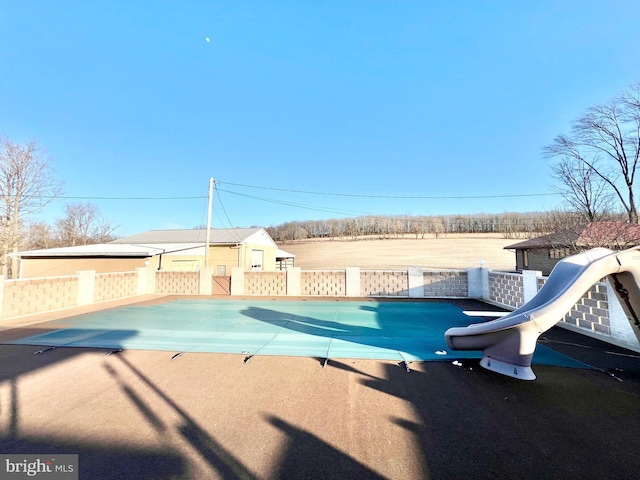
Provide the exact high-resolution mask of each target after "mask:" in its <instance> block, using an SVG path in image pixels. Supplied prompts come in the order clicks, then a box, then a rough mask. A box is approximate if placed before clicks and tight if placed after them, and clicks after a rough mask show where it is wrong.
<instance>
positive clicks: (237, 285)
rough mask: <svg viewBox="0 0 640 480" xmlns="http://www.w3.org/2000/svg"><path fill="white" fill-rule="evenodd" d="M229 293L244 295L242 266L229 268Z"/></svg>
mask: <svg viewBox="0 0 640 480" xmlns="http://www.w3.org/2000/svg"><path fill="white" fill-rule="evenodd" d="M231 295H244V268H242V267H233V268H231Z"/></svg>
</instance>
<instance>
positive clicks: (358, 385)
mask: <svg viewBox="0 0 640 480" xmlns="http://www.w3.org/2000/svg"><path fill="white" fill-rule="evenodd" d="M470 309H474V310H476V309H478V308H477V307H476V306H473V307H471V308H470ZM65 314H66V315H69V314H70V312H65ZM470 323H471V322H470ZM16 327H17V328H18V330H15V329H7V330H3V331H2V332H0V340H6V339H7V338H15V337H16V335H24V334H25V331H24V329H29V330H31V329H33V328H40V329H41V328H46V324H44V323H37V324H35V325H34V324H31V325H26V324H24V323H22V324H21V325H19V326H18V325H16ZM20 330H22V333H19V331H20ZM541 343H542V344H543V345H545V346H548V347H550V348H553V349H554V350H557V351H559V352H560V353H563V354H565V355H569V356H572V357H574V358H576V359H578V360H580V361H583V362H585V363H588V364H590V365H593V366H594V367H596V369H591V370H589V369H576V368H563V367H552V366H536V367H535V370H536V374H537V375H538V379H537V380H535V381H534V382H523V381H519V380H514V379H511V378H507V377H502V376H500V375H497V374H494V373H492V372H487V371H485V370H483V369H481V368H480V367H479V366H478V362H477V360H474V359H465V360H462V362H461V363H462V365H461V366H456V365H453V364H452V363H451V362H415V363H412V364H410V365H411V370H412V371H411V372H407V371H406V370H405V368H404V367H403V366H402V365H399V364H398V362H395V361H381V360H361V359H356V360H339V359H332V360H330V361H329V362H328V364H327V365H326V367H325V368H322V365H321V363H322V362H320V361H319V359H317V358H307V357H284V356H256V357H255V358H253V359H252V360H251V361H250V362H248V363H244V362H243V357H242V356H240V355H234V354H215V353H186V354H184V355H182V356H180V357H178V358H175V359H173V360H172V356H173V355H172V352H167V351H147V350H125V351H122V352H119V353H112V354H109V355H107V353H109V352H105V350H102V349H91V348H56V349H54V350H50V351H46V352H44V353H42V354H34V352H35V351H36V350H37V349H35V348H34V347H33V346H23V345H0V452H2V453H39V454H43V453H57V454H63V453H77V454H79V465H80V478H92V479H94V478H95V479H102V478H108V479H129V478H131V479H134V478H135V479H152V478H153V479H158V478H160V479H164V478H166V479H169V478H172V479H175V478H192V479H204V478H207V479H209V478H212V479H215V478H220V479H228V478H259V479H274V478H293V479H309V478H341V479H342V478H390V479H423V478H430V479H449V478H452V479H453V478H456V479H458V478H531V479H533V478H535V479H539V478H569V479H570V478H576V479H577V478H580V479H585V478H586V479H588V478H635V476H636V475H637V471H638V470H639V469H640V456H639V455H638V454H637V449H635V448H634V445H636V444H637V443H636V442H637V437H638V432H639V431H640V428H639V427H640V358H639V357H640V355H638V354H636V353H634V352H630V351H627V350H624V349H621V348H618V347H614V346H611V345H608V344H604V343H602V342H599V341H597V340H593V339H590V338H588V337H584V336H581V335H578V334H575V333H572V332H568V331H565V330H561V329H556V328H554V329H552V330H550V331H549V332H547V333H545V335H544V336H543V338H542V339H541Z"/></svg>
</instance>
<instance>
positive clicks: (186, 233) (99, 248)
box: [15, 228, 292, 258]
mask: <svg viewBox="0 0 640 480" xmlns="http://www.w3.org/2000/svg"><path fill="white" fill-rule="evenodd" d="M210 236H211V238H210V240H209V241H210V244H212V245H237V244H239V243H245V242H247V243H250V242H260V243H261V244H265V243H266V244H268V245H271V244H273V245H274V246H275V242H273V240H272V239H271V237H270V236H269V234H268V233H267V232H266V231H265V230H264V229H263V228H235V229H211V235H210ZM205 243H206V229H189V230H186V229H185V230H149V231H148V232H143V233H139V234H136V235H131V236H129V237H124V238H119V239H118V240H114V241H112V242H109V243H99V244H92V245H79V246H76V247H61V248H48V249H44V250H28V251H22V252H18V253H17V254H15V255H17V256H19V257H22V258H28V257H31V258H34V257H41V258H43V257H151V256H153V255H158V254H163V253H176V252H180V251H185V250H194V249H197V248H200V249H201V250H202V252H199V253H198V254H202V255H203V254H204V246H205ZM191 253H193V252H191ZM286 256H292V255H291V254H288V255H286Z"/></svg>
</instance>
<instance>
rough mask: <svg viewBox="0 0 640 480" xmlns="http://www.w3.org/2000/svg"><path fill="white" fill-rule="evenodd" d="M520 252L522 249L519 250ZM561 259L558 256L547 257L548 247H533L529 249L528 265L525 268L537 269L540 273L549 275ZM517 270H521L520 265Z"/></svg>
mask: <svg viewBox="0 0 640 480" xmlns="http://www.w3.org/2000/svg"><path fill="white" fill-rule="evenodd" d="M519 252H520V253H521V254H522V251H521V250H519ZM560 260H561V259H560V258H549V249H548V248H534V249H530V250H529V266H528V267H527V268H526V269H527V270H539V271H541V272H542V275H549V274H550V273H551V270H553V267H555V266H556V263H558V262H559V261H560ZM518 267H519V270H520V271H521V270H522V268H520V265H518Z"/></svg>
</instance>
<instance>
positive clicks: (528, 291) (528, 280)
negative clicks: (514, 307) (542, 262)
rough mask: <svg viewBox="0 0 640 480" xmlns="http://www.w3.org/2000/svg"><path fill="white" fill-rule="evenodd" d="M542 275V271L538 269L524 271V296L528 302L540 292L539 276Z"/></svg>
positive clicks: (525, 301) (524, 299)
mask: <svg viewBox="0 0 640 480" xmlns="http://www.w3.org/2000/svg"><path fill="white" fill-rule="evenodd" d="M541 276H542V272H539V271H537V270H523V271H522V298H523V301H524V303H527V302H528V301H529V300H531V299H532V298H533V297H535V296H536V295H537V294H538V277H541Z"/></svg>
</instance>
